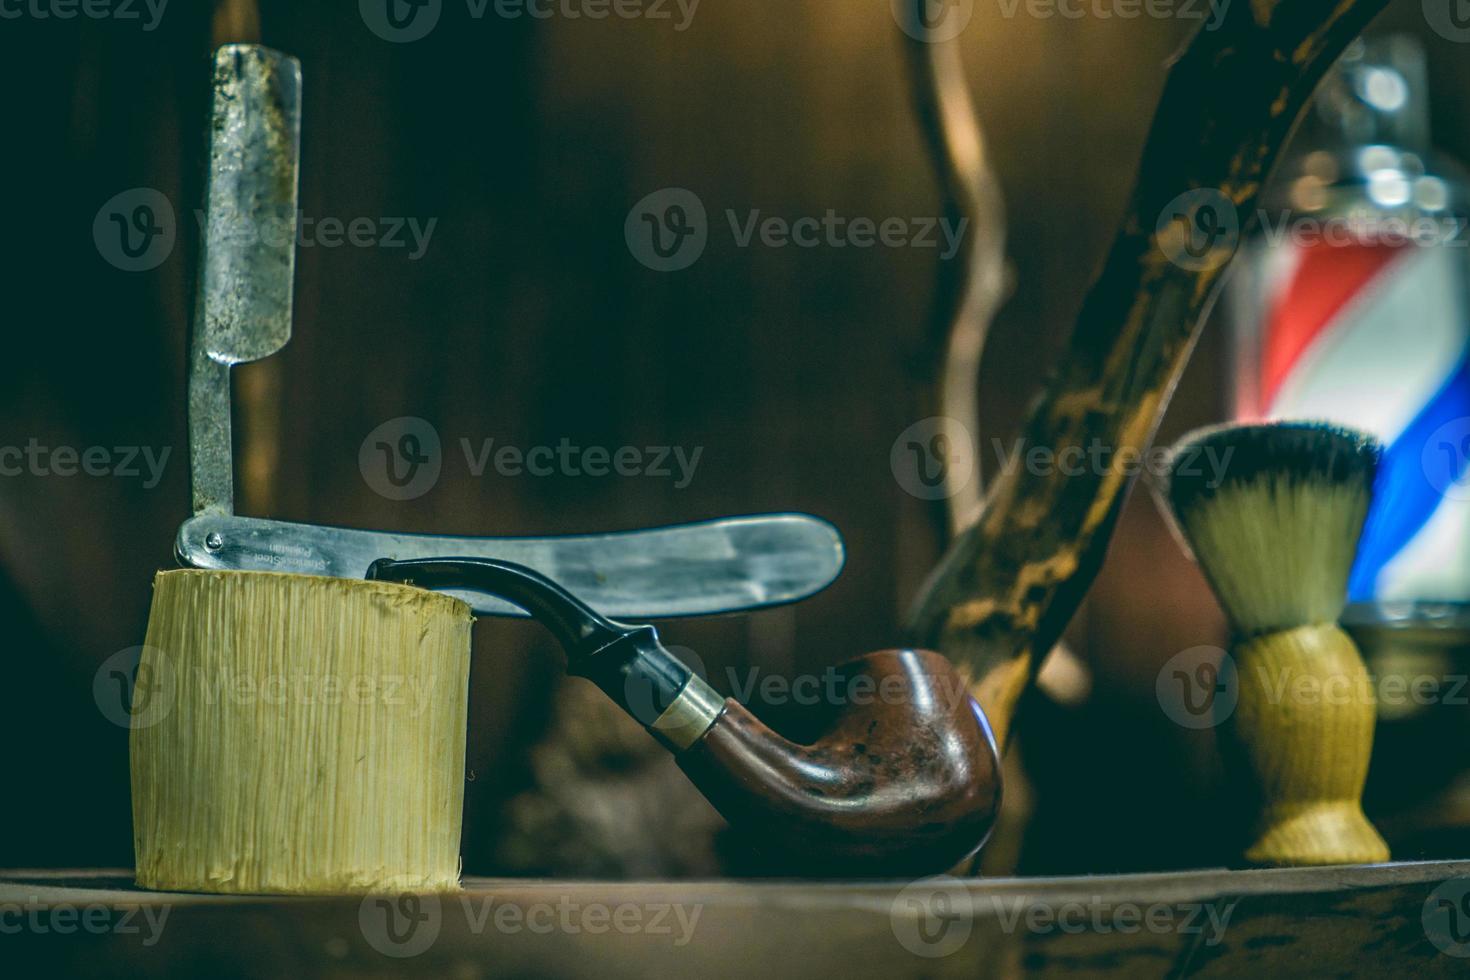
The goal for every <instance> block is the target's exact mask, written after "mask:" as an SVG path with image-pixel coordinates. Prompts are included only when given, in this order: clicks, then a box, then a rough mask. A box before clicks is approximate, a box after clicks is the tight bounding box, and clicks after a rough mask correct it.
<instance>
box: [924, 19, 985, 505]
mask: <svg viewBox="0 0 1470 980" xmlns="http://www.w3.org/2000/svg"><path fill="white" fill-rule="evenodd" d="M922 37H923V35H921V34H920V35H915V34H910V33H905V34H904V51H905V53H906V54H907V56H908V63H909V74H910V80H911V81H910V84H911V87H912V91H913V99H914V112H915V115H916V116H917V117H918V122H919V128H920V130H921V131H922V132H923V134H924V141H925V143H926V144H927V146H928V150H929V155H930V156H931V158H932V159H933V160H934V163H935V169H936V171H937V176H938V178H939V184H940V190H941V192H942V194H943V196H944V202H943V206H944V210H945V217H946V218H947V219H948V220H949V221H951V222H952V223H955V224H958V222H960V221H962V220H963V221H965V222H967V228H966V233H965V234H964V235H963V236H962V237H961V246H960V248H961V251H960V254H959V256H958V258H959V261H958V262H946V263H941V265H940V268H939V286H938V290H937V299H936V305H937V311H936V314H935V316H936V321H937V326H938V330H937V331H936V332H937V333H938V334H939V337H938V341H937V346H939V347H940V348H942V350H943V354H942V357H941V360H940V363H939V367H938V371H937V373H938V378H939V399H938V400H939V414H940V415H942V416H944V417H946V418H951V419H954V420H955V421H957V422H959V423H960V425H962V426H963V427H964V429H965V431H967V432H968V433H969V434H970V437H971V438H970V442H969V443H968V444H965V445H954V446H952V447H951V452H955V453H959V452H967V453H970V454H971V456H972V457H973V458H972V460H971V463H972V464H973V465H972V466H968V467H966V466H962V465H955V461H954V460H951V461H950V464H949V465H948V466H946V467H945V477H944V478H945V480H946V482H947V483H949V485H948V486H946V487H945V505H946V510H947V513H948V517H949V531H950V533H951V534H958V533H959V532H960V531H961V530H963V529H964V528H966V527H969V526H970V525H971V524H972V523H974V520H975V518H976V516H977V515H978V514H979V512H980V488H981V486H982V480H981V468H980V461H981V455H982V454H981V453H980V452H978V450H977V447H978V446H979V439H980V404H979V398H978V392H977V387H978V384H979V375H980V358H981V355H982V353H983V352H984V350H985V338H986V336H987V335H988V334H989V333H990V325H991V322H992V321H993V320H994V319H995V315H996V313H997V312H998V311H999V309H1000V307H1001V304H1003V303H1004V302H1005V300H1006V294H1007V291H1008V284H1007V270H1006V256H1005V243H1006V208H1005V198H1004V196H1003V195H1002V194H1001V187H1000V181H999V179H998V178H997V177H996V175H995V171H994V170H992V169H991V166H990V161H989V158H988V154H987V153H986V150H985V134H984V132H983V131H982V130H981V128H980V121H979V117H978V115H977V114H976V112H975V103H974V100H973V99H971V98H970V89H969V82H968V80H967V79H966V77H965V66H964V61H963V60H962V58H961V57H960V48H959V41H958V40H957V39H952V40H947V41H935V40H923V39H922ZM969 473H973V474H974V476H973V478H972V479H970V480H969V481H968V483H966V484H965V485H963V486H959V485H955V484H954V482H953V481H954V480H955V477H956V475H957V474H969Z"/></svg>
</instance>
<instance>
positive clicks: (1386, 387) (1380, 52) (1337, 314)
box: [1230, 35, 1470, 628]
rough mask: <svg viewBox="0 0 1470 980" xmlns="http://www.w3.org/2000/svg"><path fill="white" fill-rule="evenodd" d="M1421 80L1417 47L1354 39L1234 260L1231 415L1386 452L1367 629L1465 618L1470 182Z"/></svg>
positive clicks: (1364, 607)
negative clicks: (1334, 433)
mask: <svg viewBox="0 0 1470 980" xmlns="http://www.w3.org/2000/svg"><path fill="white" fill-rule="evenodd" d="M1427 90H1428V73H1427V70H1426V67H1425V60H1424V51H1423V48H1422V45H1421V44H1420V43H1419V42H1418V41H1417V40H1416V39H1414V38H1412V37H1408V36H1403V35H1387V36H1377V37H1369V38H1366V39H1360V40H1359V41H1357V42H1355V43H1354V44H1353V45H1351V46H1350V47H1349V48H1348V50H1347V51H1346V52H1345V53H1344V55H1343V57H1342V59H1341V60H1340V61H1339V62H1338V64H1337V66H1336V67H1335V68H1334V70H1333V71H1332V72H1331V73H1329V75H1328V77H1327V78H1326V79H1324V80H1323V83H1322V85H1321V86H1320V87H1319V88H1318V91H1317V96H1316V102H1315V112H1314V113H1313V115H1312V117H1311V118H1310V119H1309V120H1308V123H1307V124H1306V125H1304V127H1303V134H1302V137H1301V138H1300V140H1299V149H1298V151H1297V153H1296V154H1295V156H1294V157H1293V158H1292V159H1291V160H1290V161H1289V162H1288V163H1286V164H1285V165H1284V166H1283V168H1282V173H1281V175H1280V179H1279V180H1278V182H1277V188H1278V190H1277V192H1276V194H1275V195H1274V196H1275V203H1276V205H1277V206H1278V207H1277V209H1276V210H1274V211H1271V210H1269V208H1268V212H1266V213H1263V214H1262V215H1261V219H1262V220H1261V222H1260V227H1261V232H1260V233H1259V234H1258V235H1257V236H1255V237H1254V238H1253V239H1251V240H1250V241H1247V242H1245V243H1243V245H1242V248H1241V251H1240V254H1239V256H1238V261H1237V265H1236V267H1235V268H1234V269H1233V270H1232V277H1233V283H1232V286H1231V292H1232V302H1231V304H1230V305H1231V308H1232V312H1233V314H1234V320H1235V324H1236V328H1237V329H1236V341H1237V347H1236V352H1237V363H1236V373H1235V409H1236V415H1237V417H1239V418H1241V419H1243V420H1250V419H1320V420H1326V421H1331V422H1337V423H1340V424H1343V425H1348V426H1351V427H1353V428H1356V429H1361V430H1364V431H1367V432H1370V433H1372V434H1373V435H1374V436H1376V437H1378V439H1379V440H1380V441H1381V442H1382V443H1383V445H1384V446H1385V447H1386V452H1385V454H1384V458H1383V464H1382V466H1381V468H1380V471H1379V476H1378V481H1377V486H1376V488H1375V490H1374V498H1373V505H1372V509H1371V511H1370V512H1369V515H1368V522H1367V525H1366V527H1365V528H1364V530H1363V537H1362V540H1361V542H1360V544H1359V549H1358V556H1357V561H1356V563H1355V564H1354V566H1353V571H1352V577H1351V580H1350V582H1349V593H1350V602H1351V605H1350V607H1349V609H1348V614H1347V619H1348V620H1349V621H1351V622H1353V623H1356V624H1361V625H1364V626H1371V625H1373V624H1375V623H1382V624H1388V623H1390V622H1392V623H1396V624H1398V625H1400V626H1411V625H1413V624H1415V623H1419V624H1421V625H1427V624H1428V622H1429V620H1434V621H1435V625H1436V626H1437V627H1439V628H1444V627H1445V626H1446V625H1447V623H1449V622H1450V621H1454V622H1457V623H1463V622H1464V621H1465V620H1466V618H1467V613H1470V235H1467V233H1466V227H1465V215H1466V213H1467V205H1470V180H1467V178H1466V176H1465V171H1464V169H1463V168H1462V167H1460V166H1459V165H1458V164H1456V163H1455V162H1454V161H1452V160H1449V159H1447V158H1446V157H1445V156H1444V155H1442V154H1440V153H1438V152H1437V151H1435V150H1434V148H1433V142H1432V139H1431V137H1430V129H1431V127H1430V120H1429V98H1428V92H1427Z"/></svg>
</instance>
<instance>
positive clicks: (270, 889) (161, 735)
mask: <svg viewBox="0 0 1470 980" xmlns="http://www.w3.org/2000/svg"><path fill="white" fill-rule="evenodd" d="M470 623H471V617H470V610H469V607H468V606H466V605H465V604H464V603H462V602H460V601H458V600H456V599H452V598H449V597H448V596H443V595H439V594H436V593H431V592H426V591H423V590H420V589H413V588H408V587H405V586H401V585H395V584H390V583H382V582H367V581H360V580H351V579H334V578H318V577H313V576H305V575H280V574H273V573H262V572H221V571H201V570H195V569H185V570H178V571H167V572H161V573H159V574H158V576H157V577H156V578H155V580H154V593H153V607H152V611H151V614H150V617H149V623H148V634H147V639H146V649H145V651H144V654H143V657H142V660H141V662H140V665H139V683H138V685H137V687H136V689H135V694H134V698H135V703H134V711H135V718H136V720H137V723H136V726H135V727H134V729H133V731H132V733H131V756H132V790H133V837H134V844H135V847H136V854H137V862H138V865H137V880H138V884H140V885H142V886H144V887H147V888H157V889H172V890H184V891H203V892H226V893H270V894H315V893H342V892H367V891H373V890H385V889H387V890H392V889H415V890H424V891H439V890H446V889H453V888H456V887H457V886H458V882H459V843H460V821H461V815H462V809H463V797H464V759H465V725H466V711H467V698H468V684H469V650H470ZM140 692H141V693H140ZM141 697H147V698H150V699H151V700H149V701H147V702H145V703H142V704H139V703H138V699H139V698H141Z"/></svg>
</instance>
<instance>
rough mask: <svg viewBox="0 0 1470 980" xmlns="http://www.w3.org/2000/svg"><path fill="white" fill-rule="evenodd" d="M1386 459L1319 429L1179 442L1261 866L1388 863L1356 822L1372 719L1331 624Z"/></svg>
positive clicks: (1232, 759)
mask: <svg viewBox="0 0 1470 980" xmlns="http://www.w3.org/2000/svg"><path fill="white" fill-rule="evenodd" d="M1381 453H1382V449H1381V447H1380V446H1379V445H1378V443H1377V442H1375V441H1374V440H1373V439H1372V438H1371V437H1370V436H1367V435H1365V434H1363V433H1361V432H1356V431H1354V430H1351V429H1345V428H1340V427H1336V426H1330V425H1326V424H1316V423H1273V424H1261V425H1230V426H1224V427H1220V428H1213V429H1205V430H1201V431H1199V432H1196V433H1192V434H1190V435H1188V436H1186V437H1185V438H1184V439H1183V440H1181V441H1180V442H1179V443H1178V444H1177V445H1176V446H1175V447H1174V449H1173V450H1172V452H1171V454H1170V457H1169V464H1168V475H1167V478H1166V481H1165V492H1166V494H1167V497H1168V501H1169V504H1170V506H1171V508H1172V510H1173V512H1174V516H1175V518H1176V519H1177V522H1178V525H1179V529H1180V530H1181V531H1182V532H1183V535H1184V537H1185V538H1186V539H1187V541H1188V542H1189V544H1190V545H1191V547H1192V549H1193V551H1194V556H1195V560H1196V561H1198V562H1199V564H1200V567H1201V568H1202V569H1203V570H1204V573H1205V576H1206V577H1207V578H1208V579H1209V581H1210V585H1211V586H1212V588H1213V589H1214V591H1215V594H1216V596H1217V597H1218V598H1219V600H1220V604H1221V606H1223V607H1224V610H1225V614H1226V616H1227V617H1228V618H1229V621H1230V625H1231V628H1232V631H1233V634H1234V636H1233V639H1232V651H1231V652H1232V654H1233V655H1234V657H1235V662H1236V672H1237V678H1238V686H1239V687H1238V700H1237V704H1236V707H1235V711H1234V714H1233V715H1232V716H1231V718H1230V719H1229V720H1228V721H1227V723H1226V725H1225V728H1224V730H1223V734H1224V739H1225V744H1224V748H1225V751H1226V754H1227V761H1228V763H1229V764H1230V766H1231V768H1234V769H1236V770H1237V771H1238V774H1239V775H1241V776H1243V777H1245V779H1246V781H1248V783H1249V785H1250V788H1251V790H1252V791H1253V792H1254V793H1255V794H1256V802H1257V804H1258V810H1257V819H1256V826H1255V831H1254V834H1255V836H1254V842H1253V843H1252V844H1251V845H1250V846H1249V848H1247V850H1246V852H1245V859H1246V860H1247V861H1248V862H1250V863H1251V864H1258V865H1326V864H1357V863H1371V862H1378V861H1386V860H1388V845H1387V844H1385V843H1384V841H1383V838H1382V837H1381V836H1380V835H1379V833H1378V831H1377V830H1375V829H1374V828H1373V825H1372V824H1370V823H1369V822H1368V818H1367V817H1366V816H1364V815H1363V807H1362V794H1363V783H1364V781H1365V780H1366V779H1367V776H1368V762H1369V759H1370V757H1371V755H1372V751H1373V725H1374V721H1375V717H1376V713H1377V705H1376V700H1375V697H1374V694H1373V687H1372V683H1371V681H1370V679H1369V676H1368V671H1367V668H1366V667H1365V666H1364V664H1363V658H1362V656H1361V654H1360V653H1359V652H1358V649H1357V647H1356V646H1354V645H1353V641H1352V640H1351V639H1350V638H1349V637H1348V635H1347V634H1346V633H1345V632H1343V630H1342V629H1341V628H1340V627H1339V626H1338V624H1337V620H1338V617H1339V616H1341V615H1342V610H1343V606H1344V605H1345V604H1346V602H1347V580H1348V573H1349V571H1350V569H1351V567H1352V563H1353V557H1354V555H1355V554H1356V552H1357V547H1358V538H1359V536H1360V535H1361V534H1362V530H1363V521H1364V519H1365V518H1366V516H1367V513H1368V504H1369V502H1370V500H1371V498H1372V493H1373V482H1374V479H1375V477H1376V476H1377V472H1378V462H1379V457H1380V456H1381Z"/></svg>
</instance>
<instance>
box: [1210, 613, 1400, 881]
mask: <svg viewBox="0 0 1470 980" xmlns="http://www.w3.org/2000/svg"><path fill="white" fill-rule="evenodd" d="M1235 657H1236V663H1237V669H1238V671H1239V685H1240V688H1239V689H1240V698H1239V702H1238V703H1237V705H1236V708H1235V713H1234V716H1233V718H1232V719H1231V725H1230V726H1229V727H1228V728H1227V733H1228V734H1227V737H1229V738H1230V739H1231V741H1232V742H1233V743H1234V744H1233V745H1232V746H1230V748H1232V749H1234V750H1235V751H1234V752H1233V753H1232V754H1233V756H1234V758H1235V759H1236V760H1237V761H1238V762H1239V763H1240V764H1242V765H1243V767H1244V769H1245V775H1246V776H1247V777H1248V778H1249V780H1250V781H1251V783H1252V785H1253V788H1254V789H1255V791H1256V792H1257V793H1258V801H1259V805H1260V809H1259V811H1258V816H1257V821H1256V831H1255V839H1254V842H1253V843H1252V844H1251V846H1250V847H1249V848H1248V849H1247V850H1246V852H1245V858H1246V860H1247V861H1249V862H1250V863H1251V864H1262V865H1280V866H1298V865H1324V864H1368V863H1374V862H1380V861H1387V860H1388V845H1387V844H1385V843H1384V841H1383V838H1382V837H1381V836H1380V835H1379V833H1378V831H1377V830H1375V829H1374V827H1373V825H1372V824H1371V823H1369V822H1368V818H1367V817H1366V816H1364V814H1363V804H1362V797H1363V784H1364V782H1365V781H1366V780H1367V778H1368V762H1369V760H1370V758H1371V757H1372V754H1373V725H1374V722H1375V720H1376V716H1377V699H1376V698H1375V696H1374V693H1373V684H1372V679H1371V678H1370V677H1369V676H1368V670H1367V668H1366V667H1365V666H1364V665H1363V658H1362V656H1361V654H1359V653H1358V648H1357V647H1356V646H1355V645H1354V644H1353V641H1352V639H1351V638H1349V637H1348V635H1347V634H1346V633H1344V632H1343V631H1342V630H1341V629H1340V628H1339V627H1338V626H1336V625H1335V624H1323V625H1315V626H1301V627H1298V628H1296V629H1291V630H1283V631H1280V632H1276V633H1268V634H1266V635H1264V636H1259V637H1255V638H1252V639H1250V640H1247V641H1244V642H1242V643H1240V644H1238V645H1237V646H1236V648H1235Z"/></svg>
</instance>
